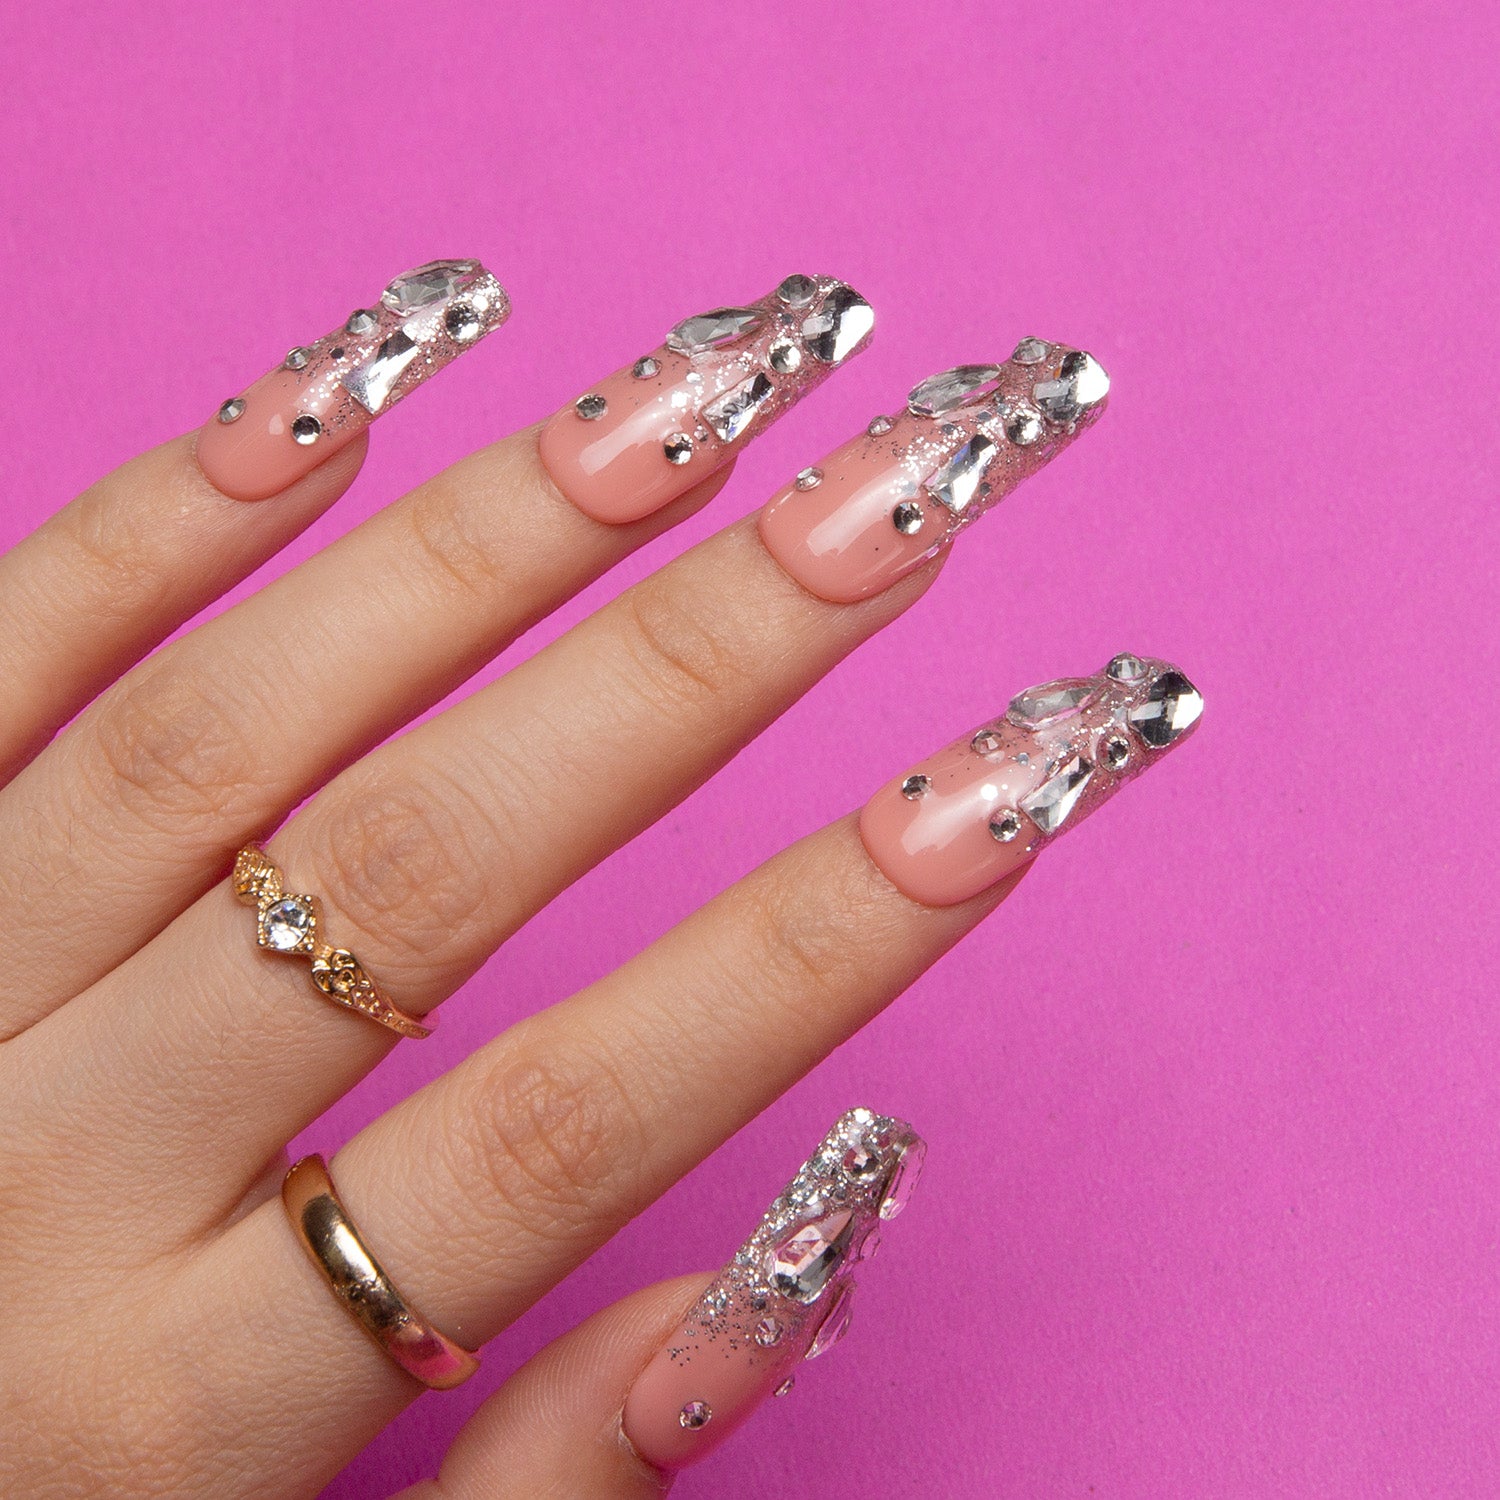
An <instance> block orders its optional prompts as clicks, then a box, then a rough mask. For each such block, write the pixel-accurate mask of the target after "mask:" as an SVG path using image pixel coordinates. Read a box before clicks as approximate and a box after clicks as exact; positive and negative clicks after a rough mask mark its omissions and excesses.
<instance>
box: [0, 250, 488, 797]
mask: <svg viewBox="0 0 1500 1500" xmlns="http://www.w3.org/2000/svg"><path fill="white" fill-rule="evenodd" d="M444 264H446V265H447V266H449V267H453V268H455V269H456V268H457V267H458V266H460V265H461V266H464V267H467V268H468V269H467V271H465V272H464V273H463V274H462V275H461V276H459V275H455V276H454V277H453V278H452V282H451V285H449V284H447V283H445V284H444V286H443V287H442V288H441V290H442V291H443V292H444V295H443V296H442V297H441V298H439V297H437V296H435V295H433V296H431V297H430V300H429V301H428V303H426V304H425V305H424V306H423V307H421V308H420V309H418V308H416V307H412V306H408V305H407V303H408V302H409V301H410V300H411V298H412V296H413V295H414V291H413V289H414V288H416V287H419V286H420V287H421V288H422V289H423V291H424V292H425V293H427V294H435V293H437V292H439V290H440V288H439V286H438V285H437V282H436V278H437V272H438V270H439V267H438V266H437V265H434V266H432V267H424V268H422V271H420V272H412V273H407V275H405V276H401V277H397V278H396V279H395V280H394V281H393V282H391V284H390V286H388V287H387V288H386V290H385V292H384V293H383V294H382V298H381V300H380V302H379V303H377V304H376V306H375V307H374V308H373V309H371V310H368V311H365V310H361V311H359V312H356V313H354V314H352V315H351V316H350V318H349V321H348V322H347V323H346V324H345V325H344V326H342V327H340V328H339V329H337V330H336V331H335V332H333V333H331V334H329V335H327V336H326V337H325V338H322V339H319V340H318V341H317V342H316V343H314V344H311V345H309V346H307V347H305V348H297V349H294V350H292V351H291V353H290V354H288V355H287V357H286V360H285V361H284V363H283V365H282V366H281V368H280V369H278V370H276V371H275V372H274V373H272V374H271V375H268V376H266V377H265V378H264V379H262V380H259V381H257V382H256V384H255V385H254V386H252V387H251V388H250V389H249V390H248V391H246V392H244V393H243V394H242V395H240V396H236V397H233V398H231V399H230V400H228V401H226V402H224V404H223V405H222V406H221V407H220V408H219V411H218V413H217V414H216V415H215V416H214V417H212V418H210V419H209V421H208V423H207V424H206V425H205V426H204V428H203V430H202V431H201V432H200V433H199V434H198V435H197V437H196V440H195V439H192V438H181V439H178V440H177V441H175V442H172V443H167V444H165V445H164V446H163V447H161V448H158V449H156V450H155V451H153V452H151V453H147V454H144V455H142V456H141V457H140V458H138V459H135V460H133V461H132V462H130V463H127V464H125V465H124V466H123V467H122V468H120V469H118V470H116V471H115V473H113V474H111V475H110V476H109V477H108V478H106V479H104V480H101V481H100V482H99V483H98V484H96V485H94V486H93V487H92V488H91V489H90V490H88V491H87V492H86V493H85V494H83V495H82V496H80V497H79V498H78V499H77V500H75V501H74V502H73V503H72V504H71V505H69V506H67V507H66V508H65V509H64V510H63V511H61V512H60V513H59V514H58V515H57V516H55V517H54V518H53V519H52V520H51V521H49V522H48V523H47V524H46V525H44V526H43V527H41V529H40V530H39V531H37V532H35V533H34V534H33V535H32V536H30V537H29V538H27V539H26V541H24V542H23V543H22V544H21V545H20V546H18V547H17V548H15V549H14V550H13V551H12V552H11V553H10V554H9V555H8V556H6V557H3V558H0V684H4V688H3V689H0V694H3V696H0V779H4V778H5V777H7V776H8V775H10V774H12V773H13V772H14V771H15V770H16V769H18V768H19V766H20V765H21V764H22V763H23V762H24V761H25V760H26V759H28V758H29V757H30V754H32V753H34V751H35V750H36V749H38V748H40V745H41V744H42V743H44V742H45V740H46V739H47V738H48V737H50V736H51V735H52V734H53V733H55V732H56V730H57V729H58V728H60V727H61V726H62V725H63V724H64V723H65V722H67V720H68V719H70V718H71V717H72V716H73V714H74V713H76V712H77V710H78V709H79V708H81V707H82V706H83V705H84V704H85V703H87V702H88V701H89V700H90V699H91V698H93V696H94V695H95V694H96V693H97V692H99V691H100V689H101V688H103V687H104V686H105V685H106V684H107V683H109V682H111V681H113V680H114V678H116V677H117V676H119V675H120V673H121V672H123V671H124V670H125V669H126V668H127V667H129V666H130V665H131V664H132V663H133V662H135V661H137V660H138V659H139V658H140V657H141V656H143V655H144V654H145V653H146V652H147V651H149V650H150V649H151V647H153V646H154V645H156V644H157V643H158V642H159V641H161V640H164V639H165V638H166V637H167V636H168V635H169V634H171V632H172V631H173V630H175V629H176V628H177V627H178V626H179V625H180V624H182V623H183V621H184V620H187V619H189V618H191V617H192V616H193V615H194V614H196V613H197V612H198V611H199V610H200V609H201V608H203V606H204V605H206V604H208V603H210V602H212V601H213V600H214V599H216V598H217V597H218V596H219V595H220V594H221V593H222V592H223V591H224V590H225V589H227V588H228V587H230V586H231V585H232V584H234V583H236V582H238V581H239V580H240V579H241V578H243V577H245V576H246V575H247V574H249V573H250V572H251V571H252V570H253V569H255V568H256V567H258V566H259V565H260V564H261V563H262V562H264V561H265V560H266V559H267V558H268V557H271V556H273V555H274V554H275V553H276V552H277V551H278V550H279V549H280V548H281V547H282V546H284V545H285V544H286V543H287V542H288V541H289V540H290V539H291V538H292V537H293V536H295V535H297V533H298V532H299V531H301V530H302V528H303V527H305V526H306V525H307V524H308V522H309V521H311V520H312V519H314V518H315V517H316V516H318V515H320V514H321V513H322V511H323V510H325V509H326V508H327V507H328V505H330V504H331V503H332V502H333V501H334V500H335V499H336V498H337V497H338V496H339V495H340V494H342V493H343V491H344V490H345V489H346V488H347V487H348V485H349V483H350V482H351V481H352V480H353V478H354V476H355V474H356V473H357V472H358V471H359V466H360V462H361V460H362V458H363V455H364V449H365V443H364V438H363V434H364V431H365V429H366V428H367V427H368V426H369V424H370V422H371V421H372V420H373V418H374V417H375V416H376V415H378V414H380V413H383V412H384V411H387V410H389V408H390V407H391V406H393V405H394V404H395V403H396V402H397V401H399V400H400V399H401V397H402V396H404V395H406V394H407V393H408V392H409V391H410V390H411V389H412V388H414V387H415V386H416V385H418V384H420V383H421V382H422V381H424V380H426V379H428V378H429V377H430V376H431V375H433V374H435V373H436V372H437V371H438V370H440V369H442V368H443V367H444V366H445V365H447V364H448V363H450V362H451V361H452V360H453V359H454V358H455V357H456V356H457V355H458V354H459V353H460V352H462V351H463V350H464V349H467V348H469V347H470V346H471V345H472V344H473V343H474V342H476V341H477V340H478V339H479V338H481V337H483V336H484V335H485V334H486V333H489V332H491V331H492V330H493V329H495V328H497V327H498V326H499V325H500V324H501V323H502V322H503V321H504V320H505V318H506V317H507V316H508V315H509V312H510V303H509V299H508V298H507V297H506V295H505V292H504V290H503V289H502V288H501V287H500V284H499V283H498V282H497V281H496V280H495V279H494V277H493V276H491V275H490V274H489V273H488V272H487V271H485V270H484V269H483V267H481V266H480V265H479V264H478V263H477V262H475V261H464V262H447V263H444ZM460 309H462V310H464V312H465V315H466V317H467V318H468V321H467V322H466V323H463V324H459V323H456V322H455V323H454V325H453V326H454V328H455V329H456V330H457V335H455V333H453V332H450V330H449V328H448V327H447V326H446V324H445V323H444V321H443V318H444V315H445V314H447V315H448V316H449V317H452V316H453V315H454V314H455V313H456V312H457V311H458V310H460ZM394 346H399V347H400V354H399V355H398V356H397V358H398V359H399V360H400V361H403V363H401V365H400V368H399V369H398V370H396V371H395V376H394V378H388V379H386V380H384V382H382V381H381V379H380V375H379V372H381V371H382V370H384V371H386V372H387V374H389V372H391V369H392V365H393V362H394V361H393V358H392V356H391V355H390V354H389V353H388V352H387V351H388V350H390V349H391V348H392V347H394ZM344 450H348V451H347V452H345V451H344ZM341 452H342V453H343V457H342V458H340V460H339V461H338V462H337V463H333V464H329V460H330V459H332V458H333V457H334V456H335V455H336V454H339V453H341ZM325 465H326V467H325ZM314 476H316V477H314ZM273 495H274V496H276V497H277V504H276V505H274V506H270V507H264V508H262V507H256V506H244V505H236V504H231V503H229V502H230V499H234V500H246V499H257V500H264V499H269V498H270V497H271V496H273ZM226 497H228V498H226Z"/></svg>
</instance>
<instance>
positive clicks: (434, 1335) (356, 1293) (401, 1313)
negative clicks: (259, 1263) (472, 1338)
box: [281, 1156, 479, 1391]
mask: <svg viewBox="0 0 1500 1500" xmlns="http://www.w3.org/2000/svg"><path fill="white" fill-rule="evenodd" d="M281 1201H282V1203H283V1204H285V1206H286V1212H287V1217H288V1218H289V1219H290V1220H291V1221H292V1228H293V1229H294V1230H295V1231H296V1235H297V1238H298V1239H299V1240H301V1241H302V1247H303V1249H304V1250H306V1251H307V1253H308V1255H309V1257H310V1258H311V1259H312V1262H313V1264H314V1265H315V1266H317V1268H318V1269H319V1270H320V1271H321V1272H322V1273H323V1275H324V1276H325V1277H326V1278H327V1281H328V1284H329V1286H330V1287H332V1288H333V1294H334V1296H336V1297H337V1298H338V1299H339V1302H340V1303H341V1304H342V1305H343V1307H344V1309H345V1310H346V1311H347V1312H348V1313H349V1315H350V1317H352V1318H353V1319H354V1321H355V1322H356V1323H358V1324H359V1326H360V1327H361V1328H363V1329H364V1330H365V1332H366V1333H368V1334H369V1335H370V1337H371V1338H372V1339H374V1340H375V1342H376V1343H377V1344H379V1345H380V1347H381V1348H382V1349H383V1350H384V1351H385V1352H386V1354H388V1355H389V1356H390V1358H391V1359H393V1360H395V1362H396V1363H397V1364H398V1365H400V1366H401V1368H402V1369H403V1370H405V1371H406V1373H407V1374H408V1375H412V1376H414V1377H415V1378H416V1379H418V1380H420V1381H421V1382H422V1384H423V1385H425V1386H430V1387H432V1389H434V1390H439V1391H446V1390H451V1389H452V1388H453V1387H454V1386H456V1385H462V1384H463V1383H464V1381H466V1380H467V1379H468V1378H469V1376H471V1375H472V1374H473V1373H474V1372H475V1370H477V1369H478V1368H479V1361H478V1359H476V1358H475V1356H474V1355H472V1354H470V1353H469V1351H468V1350H467V1349H463V1348H460V1347H459V1345H457V1344H455V1343H454V1342H453V1340H452V1339H449V1338H445V1337H444V1336H443V1335H442V1334H441V1333H439V1332H438V1331H437V1329H436V1328H434V1327H433V1326H432V1325H431V1324H430V1323H428V1322H426V1321H424V1320H423V1319H422V1318H421V1317H419V1316H418V1315H417V1314H416V1313H415V1312H413V1311H412V1309H411V1308H410V1307H409V1306H408V1305H407V1304H406V1301H405V1300H404V1299H403V1297H402V1296H401V1293H400V1292H398V1291H397V1290H396V1288H395V1287H394V1286H392V1285H391V1278H390V1277H389V1276H387V1275H386V1274H385V1272H384V1271H383V1270H381V1268H380V1262H379V1261H378V1260H376V1259H375V1257H374V1256H373V1255H371V1254H370V1252H369V1250H368V1249H367V1248H366V1246H365V1242H364V1240H363V1239H361V1238H360V1233H359V1230H357V1229H356V1228H355V1227H354V1225H353V1224H352V1223H351V1222H350V1219H349V1215H348V1214H347V1213H345V1212H344V1205H343V1204H342V1203H340V1202H339V1195H338V1192H337V1191H336V1190H335V1188H334V1186H333V1180H332V1178H330V1177H329V1175H328V1166H327V1164H326V1163H325V1162H324V1160H323V1158H322V1157H321V1156H304V1157H303V1158H302V1160H301V1161H299V1162H297V1163H296V1165H295V1166H293V1168H292V1169H291V1171H290V1172H288V1173H287V1174H286V1178H285V1180H284V1181H283V1182H282V1184H281Z"/></svg>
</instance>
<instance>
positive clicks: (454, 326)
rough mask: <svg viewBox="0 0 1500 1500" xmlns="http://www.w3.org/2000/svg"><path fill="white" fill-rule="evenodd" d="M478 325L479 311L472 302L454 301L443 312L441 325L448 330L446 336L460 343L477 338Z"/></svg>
mask: <svg viewBox="0 0 1500 1500" xmlns="http://www.w3.org/2000/svg"><path fill="white" fill-rule="evenodd" d="M479 326H480V317H479V312H478V310H477V309H476V308H475V306H474V304H473V303H472V302H455V303H454V304H453V306H452V307H450V308H449V309H448V311H447V312H445V313H444V314H443V327H444V328H446V329H447V330H448V337H449V338H450V339H456V340H457V341H458V342H459V343H460V344H467V343H468V342H469V340H470V339H477V338H478V337H479Z"/></svg>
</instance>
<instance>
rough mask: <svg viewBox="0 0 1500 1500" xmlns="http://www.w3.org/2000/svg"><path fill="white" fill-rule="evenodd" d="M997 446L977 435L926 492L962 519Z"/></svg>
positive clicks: (946, 465)
mask: <svg viewBox="0 0 1500 1500" xmlns="http://www.w3.org/2000/svg"><path fill="white" fill-rule="evenodd" d="M997 451H998V447H997V444H996V442H995V440H994V438H992V437H987V436H986V435H985V434H984V433H982V432H976V433H975V434H974V436H973V437H971V438H970V439H969V441H968V442H967V443H965V444H964V445H963V447H962V448H960V449H959V450H958V452H957V453H955V454H954V455H953V457H952V458H950V459H949V460H948V462H947V463H945V464H944V465H943V467H942V468H941V469H939V470H938V471H937V473H936V474H934V475H933V476H932V478H930V479H929V480H928V481H927V483H926V486H925V488H926V490H927V493H928V494H929V495H931V496H932V498H933V499H934V500H936V501H937V502H938V504H939V505H945V506H947V508H948V509H949V510H951V511H952V512H953V514H954V515H955V516H961V515H963V513H964V512H965V511H966V510H967V509H968V508H969V506H970V505H972V504H973V502H974V501H975V500H977V499H978V498H979V495H980V493H981V486H982V485H983V484H984V473H985V470H986V469H988V468H989V466H990V464H991V462H993V460H994V457H995V454H996V452H997Z"/></svg>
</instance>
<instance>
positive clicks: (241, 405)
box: [219, 396, 245, 425]
mask: <svg viewBox="0 0 1500 1500" xmlns="http://www.w3.org/2000/svg"><path fill="white" fill-rule="evenodd" d="M244 415H245V402H244V398H243V397H241V396H231V397H230V398H229V400H227V401H226V402H225V403H224V404H223V406H221V407H220V408H219V420H220V421H221V422H223V423H225V424H226V425H227V424H228V423H230V422H238V421H239V419H240V418H241V417H243V416H244Z"/></svg>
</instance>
